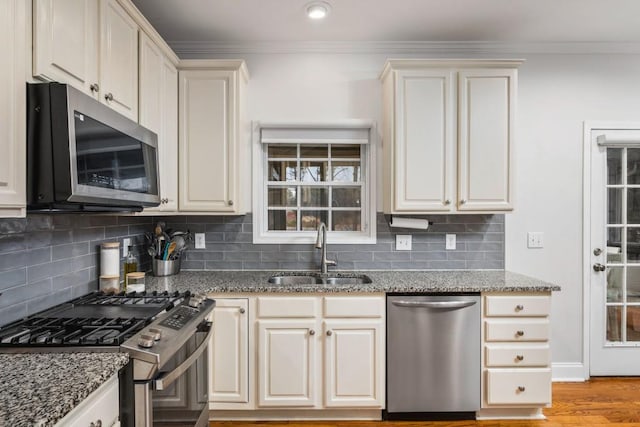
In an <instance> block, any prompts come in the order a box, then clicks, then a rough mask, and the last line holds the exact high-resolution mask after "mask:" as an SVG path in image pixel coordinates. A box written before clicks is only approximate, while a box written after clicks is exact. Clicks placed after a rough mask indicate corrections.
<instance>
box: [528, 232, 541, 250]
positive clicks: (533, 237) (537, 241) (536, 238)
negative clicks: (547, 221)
mask: <svg viewBox="0 0 640 427" xmlns="http://www.w3.org/2000/svg"><path fill="white" fill-rule="evenodd" d="M527 247H528V248H529V249H536V248H543V247H544V233H543V232H542V231H529V232H528V233H527Z"/></svg>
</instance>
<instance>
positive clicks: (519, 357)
mask: <svg viewBox="0 0 640 427" xmlns="http://www.w3.org/2000/svg"><path fill="white" fill-rule="evenodd" d="M516 360H517V361H518V362H522V361H523V360H524V356H523V355H521V354H518V355H517V356H516Z"/></svg>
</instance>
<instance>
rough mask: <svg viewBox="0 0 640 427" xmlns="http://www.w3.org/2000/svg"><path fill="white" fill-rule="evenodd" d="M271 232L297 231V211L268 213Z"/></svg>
mask: <svg viewBox="0 0 640 427" xmlns="http://www.w3.org/2000/svg"><path fill="white" fill-rule="evenodd" d="M268 215H269V230H273V231H279V230H286V231H296V229H297V224H298V218H297V212H296V211H295V210H282V211H268Z"/></svg>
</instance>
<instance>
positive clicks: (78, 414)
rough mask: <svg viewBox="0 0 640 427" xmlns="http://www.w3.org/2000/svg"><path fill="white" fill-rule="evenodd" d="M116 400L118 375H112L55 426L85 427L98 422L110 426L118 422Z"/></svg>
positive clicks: (117, 397) (117, 404)
mask: <svg viewBox="0 0 640 427" xmlns="http://www.w3.org/2000/svg"><path fill="white" fill-rule="evenodd" d="M118 399H119V391H118V375H114V376H113V377H111V379H109V380H108V381H107V382H106V383H104V384H102V385H101V386H100V387H99V388H98V389H97V390H96V391H94V392H93V393H91V394H90V395H89V396H88V397H87V398H86V399H85V400H83V401H82V402H81V403H80V404H79V405H78V406H76V407H75V408H74V409H73V410H72V411H71V412H69V413H68V414H67V415H66V416H65V417H64V418H62V419H61V420H60V421H58V423H57V424H56V426H66V427H85V426H88V425H91V424H93V423H97V421H98V420H100V422H101V424H102V425H103V426H111V425H113V424H115V423H116V422H117V421H118V415H119V412H120V406H119V403H118V402H119V400H118Z"/></svg>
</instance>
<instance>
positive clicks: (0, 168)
mask: <svg viewBox="0 0 640 427" xmlns="http://www.w3.org/2000/svg"><path fill="white" fill-rule="evenodd" d="M25 3H26V2H25V1H24V0H0V28H2V32H1V33H0V56H1V57H2V58H3V59H4V62H3V66H2V67H0V123H1V125H0V152H1V153H2V155H0V217H20V216H22V217H23V216H25V214H26V162H27V161H26V151H25V145H26V144H25V141H26V127H27V125H26V123H25V114H24V112H25V111H26V109H27V107H26V90H25V80H26V78H27V61H28V58H27V56H26V55H27V52H28V50H27V49H28V42H27V40H28V29H29V25H28V21H27V8H26V7H27V6H26V4H25Z"/></svg>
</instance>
